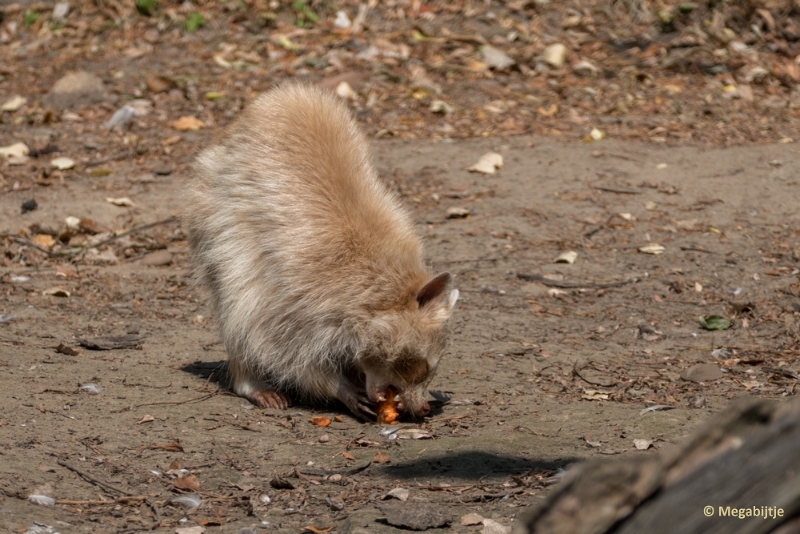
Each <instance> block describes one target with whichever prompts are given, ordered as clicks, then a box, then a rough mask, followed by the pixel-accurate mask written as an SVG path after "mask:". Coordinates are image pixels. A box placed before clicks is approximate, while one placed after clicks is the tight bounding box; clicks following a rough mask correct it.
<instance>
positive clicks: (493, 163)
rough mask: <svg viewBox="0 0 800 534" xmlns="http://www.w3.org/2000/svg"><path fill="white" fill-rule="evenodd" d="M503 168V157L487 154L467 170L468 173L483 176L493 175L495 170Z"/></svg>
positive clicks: (495, 153)
mask: <svg viewBox="0 0 800 534" xmlns="http://www.w3.org/2000/svg"><path fill="white" fill-rule="evenodd" d="M502 168H503V156H501V155H500V154H498V153H497V152H487V153H486V154H484V155H483V156H481V157H480V159H479V160H478V162H477V163H476V164H475V165H473V166H472V167H470V168H469V169H467V170H468V171H470V172H480V173H483V174H494V173H495V169H502Z"/></svg>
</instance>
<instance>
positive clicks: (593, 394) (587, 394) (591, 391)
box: [581, 389, 608, 400]
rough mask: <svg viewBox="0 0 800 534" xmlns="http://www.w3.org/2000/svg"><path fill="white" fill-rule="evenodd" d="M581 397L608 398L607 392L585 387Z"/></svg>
mask: <svg viewBox="0 0 800 534" xmlns="http://www.w3.org/2000/svg"><path fill="white" fill-rule="evenodd" d="M581 398H582V399H585V400H608V394H607V393H602V392H600V391H597V390H595V389H586V390H584V392H583V394H582V395H581Z"/></svg>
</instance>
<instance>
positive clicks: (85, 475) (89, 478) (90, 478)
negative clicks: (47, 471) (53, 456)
mask: <svg viewBox="0 0 800 534" xmlns="http://www.w3.org/2000/svg"><path fill="white" fill-rule="evenodd" d="M56 463H57V464H58V465H60V466H61V467H66V468H67V469H69V470H70V471H72V472H73V473H75V474H77V475H79V476H80V477H82V478H83V479H85V480H87V481H89V482H91V483H92V484H97V485H98V486H102V487H104V488H106V489H109V490H112V491H116V492H117V493H121V494H123V495H127V496H128V497H133V496H134V494H133V493H130V492H127V491H125V490H122V489H119V488H118V487H116V486H113V485H111V484H109V483H108V482H103V481H102V480H99V479H96V478H94V477H93V476H92V475H90V474H89V473H86V472H84V471H81V470H80V469H78V468H77V467H73V466H71V465H69V464H68V463H66V462H62V461H61V460H58V461H57V462H56Z"/></svg>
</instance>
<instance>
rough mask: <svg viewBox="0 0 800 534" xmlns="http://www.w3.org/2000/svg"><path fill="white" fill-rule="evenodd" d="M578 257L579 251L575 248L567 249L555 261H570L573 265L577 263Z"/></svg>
mask: <svg viewBox="0 0 800 534" xmlns="http://www.w3.org/2000/svg"><path fill="white" fill-rule="evenodd" d="M576 259H578V253H577V252H575V251H574V250H567V251H564V252H562V253H561V254H559V255H558V257H557V258H556V259H555V262H554V263H569V264H570V265H571V264H573V263H575V260H576Z"/></svg>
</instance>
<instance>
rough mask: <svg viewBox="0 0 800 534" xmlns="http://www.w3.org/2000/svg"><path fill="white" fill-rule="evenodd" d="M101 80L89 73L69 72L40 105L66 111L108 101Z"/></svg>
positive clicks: (45, 96) (107, 95)
mask: <svg viewBox="0 0 800 534" xmlns="http://www.w3.org/2000/svg"><path fill="white" fill-rule="evenodd" d="M109 98H110V97H109V94H108V92H107V91H106V88H105V85H103V80H101V79H100V78H99V77H98V76H96V75H94V74H92V73H91V72H86V71H78V72H71V73H69V74H67V75H66V76H64V77H63V78H61V79H60V80H58V81H57V82H56V83H55V84H54V85H53V87H52V88H51V89H50V92H48V93H47V94H46V95H44V98H42V103H43V104H44V105H45V106H46V107H49V108H52V109H58V110H66V109H71V108H76V107H78V106H81V105H89V104H96V103H98V102H103V101H106V100H109Z"/></svg>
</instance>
